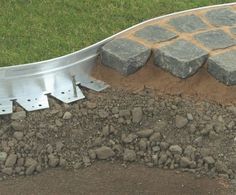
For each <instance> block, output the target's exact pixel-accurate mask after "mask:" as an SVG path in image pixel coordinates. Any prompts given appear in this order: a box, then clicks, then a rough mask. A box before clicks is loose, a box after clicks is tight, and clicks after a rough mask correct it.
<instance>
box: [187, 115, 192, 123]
mask: <svg viewBox="0 0 236 195" xmlns="http://www.w3.org/2000/svg"><path fill="white" fill-rule="evenodd" d="M187 119H188V120H189V121H192V120H193V115H192V114H191V113H187Z"/></svg>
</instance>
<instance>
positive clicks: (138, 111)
mask: <svg viewBox="0 0 236 195" xmlns="http://www.w3.org/2000/svg"><path fill="white" fill-rule="evenodd" d="M132 117H133V119H132V121H133V123H140V122H141V120H142V118H143V111H142V108H141V107H137V108H134V109H133V110H132Z"/></svg>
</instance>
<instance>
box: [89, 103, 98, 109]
mask: <svg viewBox="0 0 236 195" xmlns="http://www.w3.org/2000/svg"><path fill="white" fill-rule="evenodd" d="M87 107H88V108H89V109H95V108H96V107H97V104H96V103H95V102H87Z"/></svg>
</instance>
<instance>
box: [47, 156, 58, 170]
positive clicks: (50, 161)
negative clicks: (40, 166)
mask: <svg viewBox="0 0 236 195" xmlns="http://www.w3.org/2000/svg"><path fill="white" fill-rule="evenodd" d="M58 164H59V159H58V157H56V156H54V155H53V154H49V155H48V165H49V166H50V167H53V168H54V167H56V166H57V165H58Z"/></svg>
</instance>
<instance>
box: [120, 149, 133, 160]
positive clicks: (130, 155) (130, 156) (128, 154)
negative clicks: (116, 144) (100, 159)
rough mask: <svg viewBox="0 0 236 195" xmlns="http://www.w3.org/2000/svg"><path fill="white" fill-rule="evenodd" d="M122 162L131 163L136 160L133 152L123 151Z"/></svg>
mask: <svg viewBox="0 0 236 195" xmlns="http://www.w3.org/2000/svg"><path fill="white" fill-rule="evenodd" d="M123 159H124V161H128V162H133V161H135V160H136V153H135V151H134V150H130V149H125V151H124V156H123Z"/></svg>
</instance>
